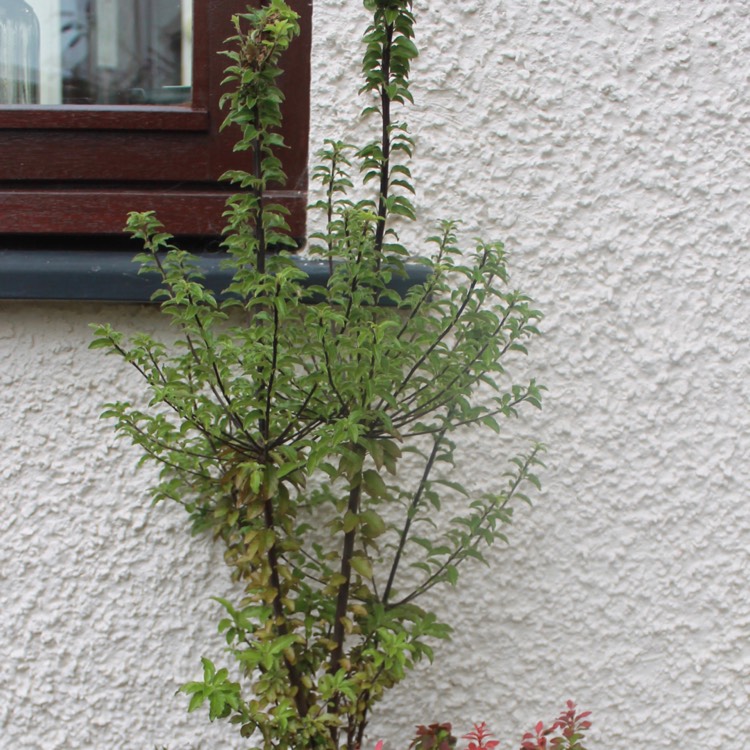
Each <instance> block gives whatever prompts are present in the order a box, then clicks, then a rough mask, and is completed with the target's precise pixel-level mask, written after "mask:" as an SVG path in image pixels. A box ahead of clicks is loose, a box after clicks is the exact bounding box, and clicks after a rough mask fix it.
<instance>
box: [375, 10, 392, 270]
mask: <svg viewBox="0 0 750 750" xmlns="http://www.w3.org/2000/svg"><path fill="white" fill-rule="evenodd" d="M392 44H393V24H392V23H391V24H388V25H387V26H386V27H385V42H384V43H383V59H382V62H381V67H380V70H381V75H382V82H381V84H380V113H381V116H382V122H383V129H382V133H381V148H382V154H381V155H382V159H383V160H382V162H381V164H380V199H379V200H378V225H377V226H376V227H375V252H376V253H377V256H378V266H377V267H378V268H380V264H381V262H382V254H383V238H384V237H385V220H386V216H387V213H388V209H387V201H388V187H389V183H390V176H391V170H390V157H391V98H390V96H389V95H388V85H389V83H390V79H391V46H392Z"/></svg>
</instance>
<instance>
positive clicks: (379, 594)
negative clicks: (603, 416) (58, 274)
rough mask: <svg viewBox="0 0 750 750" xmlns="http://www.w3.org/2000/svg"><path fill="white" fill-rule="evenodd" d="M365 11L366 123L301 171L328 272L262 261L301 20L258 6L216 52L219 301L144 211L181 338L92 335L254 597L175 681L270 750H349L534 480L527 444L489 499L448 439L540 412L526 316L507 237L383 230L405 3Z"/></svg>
mask: <svg viewBox="0 0 750 750" xmlns="http://www.w3.org/2000/svg"><path fill="white" fill-rule="evenodd" d="M365 8H366V9H367V11H368V12H369V13H370V16H371V22H370V25H369V28H368V29H367V32H366V34H365V37H364V61H363V85H362V88H361V93H362V95H363V96H364V98H365V100H366V107H365V109H364V117H366V118H368V120H369V121H371V122H372V123H373V126H374V127H373V132H374V133H375V134H376V135H375V136H374V138H373V140H372V141H370V142H367V143H365V144H364V145H361V146H352V145H349V144H345V143H341V142H338V141H326V143H325V147H324V148H323V150H322V151H321V152H320V165H319V166H317V167H316V168H315V169H314V172H313V177H314V179H315V180H317V181H318V182H319V183H320V185H321V186H322V189H321V194H322V195H323V198H322V199H321V200H320V201H319V202H317V203H316V204H315V205H314V206H313V207H312V208H313V209H314V210H315V211H318V212H320V213H321V214H322V221H321V222H320V225H321V226H322V227H323V228H322V229H321V231H320V232H318V233H317V234H315V235H314V236H313V238H312V246H311V248H310V251H311V252H312V253H314V254H316V255H318V256H322V257H323V258H326V259H328V262H329V267H330V277H329V279H328V281H327V283H326V284H325V285H323V286H319V287H314V288H308V287H305V285H304V284H303V281H304V278H305V274H304V272H303V271H302V270H300V268H299V267H298V266H297V265H296V264H295V263H294V262H293V260H292V259H291V257H290V256H289V255H288V254H286V253H285V252H283V251H281V252H270V250H271V249H273V250H278V249H279V248H283V247H285V246H288V245H289V244H290V241H289V239H288V227H287V224H286V216H285V214H286V212H285V210H284V208H283V207H282V206H280V205H277V204H275V203H274V202H273V200H272V199H271V197H270V195H269V187H272V186H273V185H277V184H280V183H283V182H284V175H283V173H282V167H281V162H280V160H279V157H278V154H279V153H280V150H281V149H283V148H284V143H283V141H282V138H281V136H280V135H279V132H278V128H279V124H280V120H281V111H280V105H281V102H282V98H283V97H282V93H281V91H280V90H279V88H278V86H277V78H278V76H279V74H280V72H281V69H280V67H279V65H280V60H281V58H282V56H283V53H284V51H285V50H286V49H287V48H288V46H289V45H290V44H292V43H293V39H294V37H295V35H296V34H297V33H298V24H297V17H296V15H295V14H294V13H293V12H292V11H291V10H290V9H289V8H288V7H287V6H286V4H285V3H284V2H283V1H282V0H271V2H270V3H268V4H267V5H264V6H263V7H261V8H257V9H249V10H248V11H247V12H246V13H242V14H239V15H237V16H235V17H234V19H233V23H234V29H235V35H234V37H233V38H232V39H231V49H230V51H229V52H228V53H227V55H228V57H229V60H230V64H229V67H228V68H227V85H228V87H229V88H228V91H229V93H227V94H225V95H224V97H223V100H224V105H225V106H226V107H227V108H228V115H227V118H226V123H225V126H226V127H230V128H233V129H234V130H235V131H236V132H237V133H238V141H237V145H236V147H235V150H236V151H237V152H238V163H244V164H245V165H246V167H245V169H237V170H234V171H231V172H229V173H227V174H226V175H225V179H227V180H230V181H231V182H232V183H233V184H234V185H236V187H237V195H235V196H234V197H233V198H232V199H231V200H229V202H228V204H227V209H226V221H227V226H226V232H225V238H224V245H225V247H226V249H227V251H228V253H229V255H230V257H231V265H232V268H233V271H234V278H233V281H232V283H231V285H230V286H229V289H228V292H229V294H228V295H227V296H226V297H224V296H222V297H221V298H220V299H219V298H217V296H216V295H214V293H212V292H211V291H210V290H209V289H207V288H206V287H205V286H204V285H203V284H202V281H201V274H200V273H199V271H198V270H197V268H196V265H195V263H194V260H193V257H192V256H191V255H190V253H187V252H183V251H181V250H179V249H177V248H176V247H175V246H174V244H173V240H172V237H171V236H170V235H169V234H167V233H166V232H165V231H164V229H163V227H162V226H161V225H160V224H159V222H158V220H157V219H156V218H155V217H154V215H153V214H151V213H142V214H133V215H131V217H130V221H129V229H130V231H131V232H132V234H133V235H134V236H135V237H137V238H139V239H140V240H142V241H143V243H144V246H145V250H144V252H143V253H141V254H140V255H139V256H138V258H137V259H138V260H139V261H140V263H141V264H142V269H143V271H144V272H148V273H153V272H156V273H158V274H160V276H161V279H162V283H161V289H160V291H159V292H157V293H156V295H155V297H156V298H157V299H158V300H159V301H160V303H161V310H162V312H163V314H164V315H165V316H167V318H169V319H170V320H171V323H172V326H173V329H174V330H175V331H177V333H178V335H177V337H176V340H173V339H171V338H170V339H169V342H168V343H165V342H164V341H160V340H158V339H156V338H154V337H152V336H150V335H147V334H138V335H135V336H132V337H126V336H125V335H123V334H122V333H121V332H118V331H115V330H113V329H112V328H111V327H110V326H109V325H100V326H96V327H95V329H96V338H95V341H94V342H93V344H92V346H93V347H95V348H103V349H105V350H106V351H107V352H109V353H115V354H117V355H119V356H121V357H122V358H123V359H124V360H125V361H126V362H128V363H129V364H130V365H132V366H133V367H135V368H136V369H137V370H138V372H139V373H140V374H141V375H142V376H143V379H144V382H145V385H146V386H147V388H148V392H149V394H150V401H149V402H148V406H147V407H145V408H141V407H139V406H135V405H133V404H131V403H128V402H116V403H112V404H109V405H108V406H107V411H106V412H105V416H107V417H109V418H112V419H114V420H115V422H116V427H117V431H118V433H119V434H120V435H122V436H127V437H128V438H130V440H131V441H132V442H133V443H135V444H136V445H137V446H139V447H140V449H141V450H142V451H143V458H144V460H154V461H156V462H157V463H158V464H159V466H160V467H161V473H160V479H159V481H158V483H157V484H156V485H155V486H154V488H153V499H154V500H155V501H161V500H173V501H175V502H177V503H179V504H180V505H182V506H183V507H184V508H185V510H186V511H187V512H188V514H189V516H190V519H191V521H192V525H193V528H194V529H195V530H196V531H206V532H209V533H211V534H212V535H213V536H214V537H215V538H216V540H217V541H220V542H221V543H222V544H223V545H224V548H225V559H226V562H227V564H228V565H229V566H230V567H231V569H232V573H233V577H234V579H235V580H236V581H237V582H239V583H240V584H241V586H242V587H243V589H244V597H243V598H242V599H241V601H237V602H230V601H227V600H225V599H219V600H218V601H219V602H220V604H221V605H222V607H223V617H222V619H221V621H220V623H219V630H220V631H221V632H222V633H223V634H224V636H225V637H226V642H227V644H228V652H229V654H230V657H231V658H230V661H231V662H232V663H233V665H230V669H227V668H218V667H217V666H215V665H214V662H213V661H211V660H209V659H207V658H205V659H203V677H202V679H201V680H198V681H196V682H191V683H188V684H187V685H185V686H184V687H183V688H182V689H183V690H184V692H185V693H187V694H188V695H189V696H190V704H189V707H190V710H193V709H196V708H198V707H199V706H201V705H203V704H206V705H207V706H208V712H209V716H210V718H211V719H217V718H222V719H226V720H228V721H229V722H231V723H232V724H235V725H237V729H238V731H239V732H240V733H241V735H242V736H244V737H251V736H252V737H253V743H254V744H256V745H257V744H260V745H262V746H263V747H264V748H268V749H269V750H270V748H279V749H280V750H285V749H286V748H338V747H346V748H347V750H354V748H356V747H359V746H360V744H361V742H362V739H363V733H364V730H365V727H366V725H367V722H368V719H369V717H370V714H371V711H372V709H373V707H374V706H375V704H377V702H378V701H379V700H380V698H381V697H382V695H383V693H384V692H385V691H386V690H387V689H388V688H391V687H393V686H394V685H396V684H397V683H398V682H399V681H400V680H402V679H403V678H404V676H405V675H406V674H407V672H408V671H409V670H410V669H412V668H413V667H414V665H415V664H416V663H417V662H419V661H420V660H421V659H423V658H424V657H427V658H428V659H432V656H433V652H432V649H431V646H430V644H431V643H432V642H434V639H436V638H438V639H439V638H447V637H448V636H449V632H450V629H449V627H448V625H447V624H445V623H442V622H441V621H440V619H439V618H438V616H437V615H436V614H435V612H431V611H429V610H426V609H423V608H422V607H421V606H420V602H421V600H422V597H423V595H424V594H426V593H427V592H429V591H431V590H432V589H434V588H435V587H437V586H441V585H444V584H449V585H455V584H456V582H457V580H458V576H459V571H460V569H461V565H462V564H463V563H464V562H466V561H467V560H469V559H476V560H482V559H483V558H482V554H483V550H484V549H485V548H486V547H487V546H488V545H490V544H492V543H493V542H494V541H496V540H498V539H503V540H504V538H505V537H504V535H503V533H504V528H505V526H506V524H507V523H508V522H509V520H510V516H511V504H512V503H513V502H514V501H518V500H525V499H526V497H525V495H524V491H525V488H526V487H527V486H528V485H530V484H531V485H538V480H537V478H536V477H535V475H534V474H533V467H534V466H535V464H537V463H539V461H538V458H537V455H538V450H539V449H538V447H535V448H532V449H531V450H530V451H529V452H528V453H526V454H525V455H520V456H517V457H511V458H510V459H509V461H508V468H507V471H506V473H505V474H504V475H503V476H501V477H499V478H498V484H497V487H496V490H495V491H494V492H492V493H486V494H479V495H475V494H473V493H472V492H471V491H470V490H469V489H467V488H466V487H464V485H463V484H462V477H463V470H462V468H461V465H460V459H461V455H460V454H461V451H460V449H461V442H462V441H461V437H460V436H461V434H462V431H463V430H466V429H467V428H471V429H480V428H483V429H485V430H487V431H488V432H489V433H497V432H499V431H500V430H501V429H502V424H503V420H504V419H505V418H508V417H512V416H515V415H516V412H517V410H518V409H519V407H521V406H523V405H524V404H531V405H534V406H539V401H540V388H539V387H538V386H537V385H536V384H535V383H534V381H533V380H532V381H531V382H529V383H525V384H513V382H512V380H511V379H510V377H509V375H508V374H507V373H506V369H505V368H506V362H507V361H508V360H509V359H510V358H511V355H513V354H517V353H523V352H525V346H526V343H527V341H528V340H529V339H530V338H532V337H533V336H535V335H536V334H537V333H538V331H537V328H536V324H537V322H538V320H539V318H540V314H539V313H538V312H537V311H536V310H534V308H533V307H532V306H531V303H530V301H529V299H528V298H527V297H526V296H525V295H524V294H522V293H521V292H518V291H515V290H514V289H513V288H512V287H511V286H510V285H509V279H508V271H507V268H506V257H505V252H504V250H503V246H502V244H501V243H499V242H485V241H478V242H476V243H475V245H474V247H473V248H472V249H465V248H463V247H461V246H460V245H459V243H458V239H457V226H456V223H455V222H453V221H445V222H443V223H442V224H441V225H440V226H439V227H438V228H437V229H436V230H435V231H434V232H432V233H430V236H428V237H427V238H426V241H425V243H424V244H421V245H420V246H419V248H417V250H416V252H414V253H413V254H412V253H410V252H409V251H408V250H407V248H405V247H403V246H402V245H401V244H400V243H399V239H398V236H397V234H396V232H395V231H394V220H396V223H397V222H398V221H401V222H403V221H413V220H414V219H415V208H414V205H413V203H412V202H411V200H410V197H409V196H410V195H411V194H412V193H413V187H412V184H411V172H410V170H409V166H408V165H409V163H410V159H411V157H412V146H413V142H412V139H411V137H410V136H409V131H408V129H407V126H406V124H405V123H404V122H403V120H402V119H401V118H402V116H403V111H404V109H405V108H406V106H407V105H408V104H409V103H410V102H411V101H412V95H411V92H410V85H409V74H410V67H411V63H412V60H413V59H414V58H415V57H416V55H417V49H416V47H415V45H414V41H413V36H414V32H413V29H414V16H413V14H412V9H411V2H410V1H409V0H366V1H365ZM368 193H369V197H366V198H361V197H356V196H362V195H367V194H368ZM417 256H418V257H417ZM407 259H409V260H410V261H411V262H413V263H420V264H422V265H423V266H425V267H426V271H427V280H426V281H425V282H424V283H422V284H417V285H415V286H412V287H411V288H410V289H409V290H408V291H407V292H405V293H404V294H399V293H397V292H396V291H394V289H393V288H392V285H391V282H392V280H393V279H394V278H396V277H399V276H403V275H404V274H405V265H404V264H405V261H406V260H407ZM464 434H465V433H464ZM468 458H469V459H472V458H473V459H476V456H471V455H470V456H468ZM404 467H408V471H406V470H404ZM457 498H460V500H461V503H460V507H461V508H462V510H461V511H460V512H458V513H457V514H456V513H455V512H454V510H455V507H456V500H457ZM451 508H453V510H451Z"/></svg>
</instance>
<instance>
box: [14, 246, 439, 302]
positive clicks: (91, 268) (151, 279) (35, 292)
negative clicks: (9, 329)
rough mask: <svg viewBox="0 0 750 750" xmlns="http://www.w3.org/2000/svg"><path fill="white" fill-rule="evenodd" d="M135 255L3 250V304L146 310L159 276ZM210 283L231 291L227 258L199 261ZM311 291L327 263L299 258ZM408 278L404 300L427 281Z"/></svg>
mask: <svg viewBox="0 0 750 750" xmlns="http://www.w3.org/2000/svg"><path fill="white" fill-rule="evenodd" d="M132 257H133V252H132V251H130V252H128V251H122V250H121V251H117V250H110V251H106V250H66V249H62V248H61V249H59V250H52V249H45V250H38V249H36V250H32V249H27V250H13V249H0V300H59V301H97V302H119V303H136V304H144V303H150V302H151V295H152V294H153V293H154V292H155V291H156V289H157V288H158V279H157V277H156V276H154V275H149V276H139V275H138V265H137V264H136V263H134V262H133V260H132ZM198 257H199V260H198V265H199V266H200V268H201V270H202V271H203V273H204V274H205V283H206V286H208V287H209V288H210V289H211V290H212V291H214V292H215V293H216V294H220V293H221V292H222V291H223V290H224V289H226V287H227V286H228V285H229V282H230V280H231V272H230V271H228V270H226V269H223V268H221V263H222V261H223V260H224V259H225V258H226V257H227V256H226V254H224V253H219V252H215V253H206V254H203V255H199V256H198ZM295 260H296V262H297V263H298V264H299V266H300V268H302V269H303V270H304V271H305V272H306V273H307V275H308V280H307V285H310V286H312V285H320V284H325V283H326V280H327V279H328V263H327V262H326V261H322V260H310V259H307V258H296V259H295ZM407 274H408V276H407V278H404V279H396V280H394V282H393V284H392V286H393V288H394V289H396V290H398V291H399V292H400V293H401V294H403V293H404V292H405V291H406V290H407V289H408V288H409V287H411V286H414V285H415V284H420V283H422V282H424V281H425V279H426V277H427V269H426V268H425V267H424V266H420V265H411V264H410V265H408V266H407Z"/></svg>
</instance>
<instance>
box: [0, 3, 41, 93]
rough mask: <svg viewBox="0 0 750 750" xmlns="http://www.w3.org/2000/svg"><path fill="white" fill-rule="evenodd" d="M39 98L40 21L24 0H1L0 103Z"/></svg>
mask: <svg viewBox="0 0 750 750" xmlns="http://www.w3.org/2000/svg"><path fill="white" fill-rule="evenodd" d="M38 101H39V21H38V19H37V17H36V14H35V13H34V11H33V9H32V8H31V6H30V5H29V4H28V3H26V2H24V0H0V104H36V103H37V102H38Z"/></svg>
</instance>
